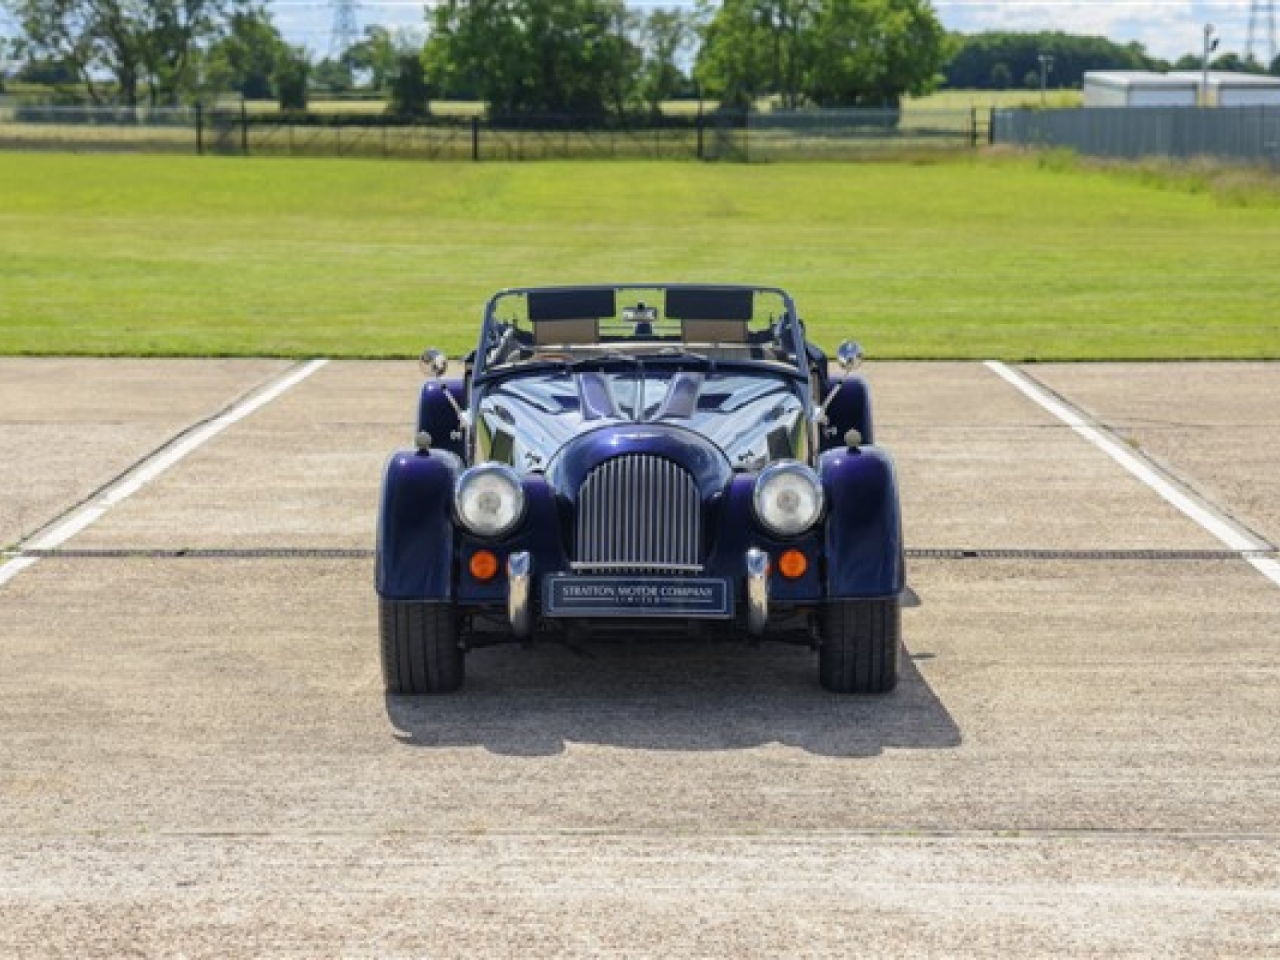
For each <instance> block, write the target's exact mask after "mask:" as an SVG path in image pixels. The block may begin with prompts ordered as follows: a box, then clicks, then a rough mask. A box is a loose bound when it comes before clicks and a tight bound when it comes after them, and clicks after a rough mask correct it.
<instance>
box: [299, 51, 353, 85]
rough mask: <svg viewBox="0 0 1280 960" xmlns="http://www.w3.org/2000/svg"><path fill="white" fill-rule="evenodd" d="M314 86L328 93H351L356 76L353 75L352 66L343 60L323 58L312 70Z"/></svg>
mask: <svg viewBox="0 0 1280 960" xmlns="http://www.w3.org/2000/svg"><path fill="white" fill-rule="evenodd" d="M310 82H311V84H312V86H315V87H317V88H319V89H320V90H324V91H326V92H327V93H350V92H351V90H352V88H354V87H355V85H356V81H355V77H353V76H352V75H351V66H350V65H349V64H347V63H346V62H345V61H343V60H330V59H328V58H326V59H324V60H321V61H320V62H319V63H318V64H316V66H315V69H314V70H312V71H311V78H310Z"/></svg>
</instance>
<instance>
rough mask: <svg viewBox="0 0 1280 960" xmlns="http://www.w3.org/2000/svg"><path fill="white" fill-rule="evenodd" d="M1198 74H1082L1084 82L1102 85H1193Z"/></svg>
mask: <svg viewBox="0 0 1280 960" xmlns="http://www.w3.org/2000/svg"><path fill="white" fill-rule="evenodd" d="M1199 78H1200V75H1199V74H1196V75H1195V77H1194V78H1191V77H1189V76H1186V75H1183V74H1178V73H1152V72H1150V71H1149V70H1090V71H1088V72H1086V73H1085V75H1084V82H1085V83H1093V84H1099V85H1101V86H1104V87H1194V86H1196V85H1197V84H1198V83H1199Z"/></svg>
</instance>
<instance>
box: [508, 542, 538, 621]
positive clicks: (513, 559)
mask: <svg viewBox="0 0 1280 960" xmlns="http://www.w3.org/2000/svg"><path fill="white" fill-rule="evenodd" d="M529 568H530V563H529V551H527V550H520V551H517V552H516V553H513V554H511V555H510V556H509V557H507V618H508V619H509V620H510V621H511V632H512V633H514V634H515V635H516V636H517V637H522V638H523V637H527V636H529V634H530V633H532V632H533V629H532V628H533V613H532V611H531V610H530V608H529V579H530V578H529Z"/></svg>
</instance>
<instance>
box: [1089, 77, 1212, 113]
mask: <svg viewBox="0 0 1280 960" xmlns="http://www.w3.org/2000/svg"><path fill="white" fill-rule="evenodd" d="M1199 92H1200V78H1199V77H1198V76H1197V77H1196V78H1195V79H1192V80H1188V79H1187V78H1186V77H1185V76H1183V75H1181V74H1163V73H1149V72H1147V71H1145V70H1090V71H1089V72H1087V73H1086V74H1085V75H1084V105H1085V106H1086V107H1194V106H1195V105H1196V103H1197V102H1198V98H1199Z"/></svg>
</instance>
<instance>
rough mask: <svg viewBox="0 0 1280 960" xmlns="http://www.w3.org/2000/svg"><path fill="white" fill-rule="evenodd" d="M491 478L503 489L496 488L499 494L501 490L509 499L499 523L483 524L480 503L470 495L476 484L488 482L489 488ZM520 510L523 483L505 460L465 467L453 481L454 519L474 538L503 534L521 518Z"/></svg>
mask: <svg viewBox="0 0 1280 960" xmlns="http://www.w3.org/2000/svg"><path fill="white" fill-rule="evenodd" d="M495 480H496V481H497V482H498V483H499V484H500V485H502V486H503V487H504V488H505V489H504V490H500V491H499V495H500V496H501V495H502V494H503V493H505V494H506V495H507V496H508V497H509V498H510V499H509V506H510V509H506V508H504V509H503V510H502V515H503V517H504V519H502V520H501V521H500V522H497V523H486V522H485V521H484V519H483V518H484V514H483V513H482V512H481V511H480V509H479V508H480V505H479V504H478V503H476V502H475V500H474V499H473V495H474V494H475V491H476V488H477V485H478V484H484V483H486V481H488V485H489V486H490V489H492V483H493V481H495ZM524 511H525V496H524V485H523V484H522V483H521V482H520V476H519V474H517V473H516V472H515V471H514V470H513V469H511V467H509V466H507V465H506V464H505V463H481V464H477V465H476V466H474V467H468V468H467V469H465V470H463V471H462V473H460V474H459V475H458V479H457V480H456V481H454V485H453V515H454V518H455V519H456V520H457V521H458V523H459V524H460V525H461V526H462V527H463V528H464V529H465V530H467V532H469V533H471V534H474V535H475V536H477V537H484V538H485V539H489V540H495V539H499V538H501V537H505V536H506V535H507V534H509V533H510V532H511V531H512V530H515V529H516V528H517V527H518V526H519V525H520V521H521V520H523V519H524Z"/></svg>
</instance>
